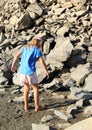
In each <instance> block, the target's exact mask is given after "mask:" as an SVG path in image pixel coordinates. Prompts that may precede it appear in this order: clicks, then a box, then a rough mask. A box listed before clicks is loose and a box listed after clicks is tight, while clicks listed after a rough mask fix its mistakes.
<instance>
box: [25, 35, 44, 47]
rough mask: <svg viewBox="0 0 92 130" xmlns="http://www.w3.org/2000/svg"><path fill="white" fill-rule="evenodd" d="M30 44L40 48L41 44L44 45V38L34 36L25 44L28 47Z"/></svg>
mask: <svg viewBox="0 0 92 130" xmlns="http://www.w3.org/2000/svg"><path fill="white" fill-rule="evenodd" d="M30 46H36V47H38V48H41V46H42V39H41V38H40V37H34V38H33V39H32V41H30V42H29V43H27V44H26V45H25V47H26V48H29V47H30Z"/></svg>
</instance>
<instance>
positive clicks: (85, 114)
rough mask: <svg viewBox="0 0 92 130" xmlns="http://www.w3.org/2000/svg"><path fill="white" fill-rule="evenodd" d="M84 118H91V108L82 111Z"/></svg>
mask: <svg viewBox="0 0 92 130" xmlns="http://www.w3.org/2000/svg"><path fill="white" fill-rule="evenodd" d="M84 116H85V117H90V116H92V106H88V107H86V108H85V109H84Z"/></svg>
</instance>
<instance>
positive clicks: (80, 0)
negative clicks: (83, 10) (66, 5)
mask: <svg viewBox="0 0 92 130" xmlns="http://www.w3.org/2000/svg"><path fill="white" fill-rule="evenodd" d="M71 2H72V3H73V5H74V6H81V7H82V6H83V5H84V4H85V3H86V0H71Z"/></svg>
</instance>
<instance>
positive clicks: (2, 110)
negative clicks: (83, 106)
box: [0, 88, 84, 130]
mask: <svg viewBox="0 0 92 130" xmlns="http://www.w3.org/2000/svg"><path fill="white" fill-rule="evenodd" d="M11 90H12V88H8V89H6V91H5V92H4V95H3V96H1V97H0V130H32V123H36V124H40V123H41V119H42V117H44V116H46V115H49V114H50V115H53V116H55V115H54V113H53V111H51V110H53V109H54V110H62V107H64V108H65V110H67V107H68V106H67V105H64V104H63V103H64V102H65V101H68V99H67V98H66V99H55V98H52V94H51V93H47V92H45V91H43V92H41V93H40V104H41V105H44V106H45V109H44V110H42V111H39V112H34V101H33V100H32V101H30V102H29V106H30V109H29V111H28V112H25V111H24V110H23V103H15V102H11V100H12V99H13V98H14V97H15V95H14V94H11ZM55 93H57V94H63V95H65V96H67V94H69V91H64V92H62V91H61V90H59V91H56V92H55ZM22 94H23V93H21V94H18V95H17V96H20V95H22ZM58 104H59V105H58ZM82 119H84V117H83V113H82V112H81V113H78V114H76V115H75V116H74V118H73V119H71V120H70V121H69V122H70V123H71V124H74V123H75V122H78V121H79V120H82ZM63 122H65V121H64V120H62V119H60V118H59V117H56V116H55V117H54V118H53V119H52V120H50V121H48V122H45V124H46V125H49V126H52V127H53V128H56V129H57V130H63V129H58V127H57V124H58V123H63ZM43 124H44V123H43Z"/></svg>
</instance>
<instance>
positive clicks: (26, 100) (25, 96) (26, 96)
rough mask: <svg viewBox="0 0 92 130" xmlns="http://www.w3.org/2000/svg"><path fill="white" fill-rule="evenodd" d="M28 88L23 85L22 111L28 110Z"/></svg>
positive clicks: (27, 85)
mask: <svg viewBox="0 0 92 130" xmlns="http://www.w3.org/2000/svg"><path fill="white" fill-rule="evenodd" d="M29 90H30V86H29V84H24V110H28V94H29Z"/></svg>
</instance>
